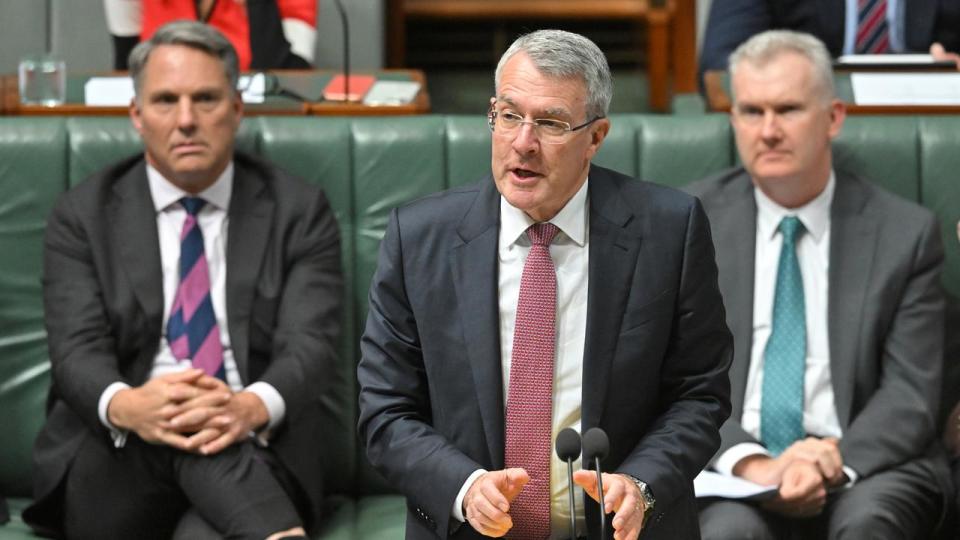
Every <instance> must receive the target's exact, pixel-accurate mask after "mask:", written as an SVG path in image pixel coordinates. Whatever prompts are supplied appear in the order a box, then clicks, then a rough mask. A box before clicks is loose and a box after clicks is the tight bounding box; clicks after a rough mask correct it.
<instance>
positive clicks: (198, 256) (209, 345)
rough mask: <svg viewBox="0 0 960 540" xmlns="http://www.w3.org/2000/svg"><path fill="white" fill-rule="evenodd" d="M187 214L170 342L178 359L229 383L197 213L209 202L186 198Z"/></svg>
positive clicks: (170, 323) (169, 331)
mask: <svg viewBox="0 0 960 540" xmlns="http://www.w3.org/2000/svg"><path fill="white" fill-rule="evenodd" d="M180 204H182V205H183V207H184V209H186V211H187V217H186V219H184V220H183V230H182V231H181V232H180V284H179V285H178V286H177V294H176V296H175V297H174V299H173V308H171V309H170V319H169V320H168V321H167V342H168V343H169V344H170V350H171V351H172V352H173V356H174V357H175V358H176V359H177V360H184V359H187V358H189V359H191V360H192V362H193V367H196V368H200V369H202V370H203V371H204V372H205V373H206V374H208V375H213V376H214V377H218V378H220V379H222V380H226V374H225V372H224V368H223V345H222V344H221V343H220V329H219V327H217V317H216V314H215V313H214V311H213V301H212V300H211V298H210V270H209V269H208V268H207V257H206V254H205V253H204V249H203V232H202V231H201V230H200V225H199V224H198V223H197V214H198V213H199V212H200V209H201V208H203V206H204V204H206V201H204V200H203V199H200V198H197V197H184V198H182V199H180Z"/></svg>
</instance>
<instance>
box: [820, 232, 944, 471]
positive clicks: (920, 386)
mask: <svg viewBox="0 0 960 540" xmlns="http://www.w3.org/2000/svg"><path fill="white" fill-rule="evenodd" d="M912 254H913V257H912V259H910V260H907V261H905V262H904V263H903V264H902V265H900V267H898V268H897V270H896V271H895V272H893V273H892V274H891V275H892V276H900V275H902V276H904V277H903V278H902V280H901V283H902V285H901V286H889V285H891V284H893V283H896V280H895V279H893V278H891V281H890V283H883V284H881V285H880V286H882V288H883V289H884V291H885V292H886V293H888V294H889V295H890V298H889V300H890V301H891V302H895V303H896V304H895V311H894V312H893V315H892V317H891V318H890V319H889V323H887V322H886V321H885V320H884V322H883V325H884V326H887V329H886V332H885V333H884V332H883V330H884V329H883V328H880V329H878V330H879V331H878V332H877V333H876V334H877V336H878V338H877V339H879V340H881V343H879V355H878V361H879V362H880V364H881V365H880V366H879V368H878V369H877V370H876V372H877V373H878V375H879V378H880V380H879V381H877V382H876V391H875V392H873V394H872V395H870V396H869V398H867V400H866V403H865V404H864V406H863V409H862V410H861V411H860V412H859V413H858V414H857V415H856V417H855V418H854V419H853V421H852V423H851V424H850V426H849V427H848V428H847V429H846V430H845V431H844V435H843V438H842V440H841V441H840V452H841V455H842V456H843V460H844V463H845V464H846V465H849V466H850V467H853V469H854V470H855V471H857V473H858V474H860V475H861V477H868V476H870V475H871V474H874V473H875V472H878V471H882V470H885V469H888V468H890V467H892V466H894V465H897V464H900V463H903V462H905V461H908V460H910V459H914V458H916V457H919V456H921V455H923V453H924V452H925V451H926V449H927V448H928V447H929V446H930V444H931V442H932V441H933V440H934V438H935V437H936V432H937V425H936V412H937V410H938V406H939V398H940V379H941V374H942V369H943V342H944V333H943V332H944V328H943V316H944V315H943V309H944V300H943V292H942V289H941V285H940V273H941V269H942V267H943V248H942V246H941V243H940V233H939V228H938V226H937V224H936V222H935V221H934V218H933V216H929V215H928V216H927V219H926V220H925V222H924V223H923V227H922V230H921V232H920V234H919V235H918V236H917V240H916V243H915V245H914V249H913V250H912ZM870 316H871V314H869V313H864V317H870ZM881 320H883V319H881ZM839 360H841V361H844V360H847V359H839ZM891 421H894V422H896V426H895V428H891Z"/></svg>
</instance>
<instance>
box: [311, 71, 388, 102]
mask: <svg viewBox="0 0 960 540" xmlns="http://www.w3.org/2000/svg"><path fill="white" fill-rule="evenodd" d="M375 81H376V78H375V77H374V76H373V75H351V76H350V94H349V95H347V93H346V88H345V87H346V84H345V83H346V79H345V78H344V76H343V74H340V75H336V76H334V77H333V78H332V79H330V82H329V83H327V86H326V87H324V89H323V99H325V100H327V101H343V100H344V97H346V99H347V101H360V100H362V99H363V96H364V95H366V93H367V91H368V90H370V87H371V86H373V83H374V82H375Z"/></svg>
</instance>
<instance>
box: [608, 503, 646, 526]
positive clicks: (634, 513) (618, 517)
mask: <svg viewBox="0 0 960 540" xmlns="http://www.w3.org/2000/svg"><path fill="white" fill-rule="evenodd" d="M642 521H643V510H642V508H641V506H640V501H639V500H638V499H637V498H636V497H634V496H633V495H632V494H631V495H628V496H626V497H624V498H623V500H621V501H620V505H619V506H618V507H617V512H616V514H614V516H613V522H612V524H613V528H614V529H615V530H618V531H625V532H628V531H632V530H633V529H635V528H637V526H638V525H639V524H640V523H641V522H642Z"/></svg>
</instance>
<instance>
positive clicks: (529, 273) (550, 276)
mask: <svg viewBox="0 0 960 540" xmlns="http://www.w3.org/2000/svg"><path fill="white" fill-rule="evenodd" d="M557 232H559V229H558V228H557V226H556V225H554V224H552V223H537V224H535V225H531V226H530V228H528V229H527V236H528V237H529V238H530V242H531V244H532V246H531V247H530V253H529V254H528V255H527V260H526V262H525V263H524V264H523V275H522V276H521V277H520V300H519V302H518V304H517V325H516V328H515V329H514V333H513V353H512V354H513V356H512V357H511V358H512V359H511V361H510V387H509V389H508V391H507V426H506V428H507V429H506V431H507V440H506V451H505V454H504V458H505V461H506V465H507V467H508V468H509V467H522V468H523V469H525V470H526V471H527V474H528V475H529V476H530V481H529V482H528V483H527V485H526V486H525V487H524V488H523V490H522V491H521V492H520V494H519V495H517V498H516V499H514V501H513V503H512V504H511V505H510V516H511V517H512V518H513V528H512V529H510V532H509V534H508V538H515V539H518V540H519V539H523V540H539V539H545V538H549V537H550V452H551V448H552V446H553V445H552V444H551V441H552V430H553V425H552V422H551V420H552V413H553V361H554V353H555V352H556V327H555V324H556V312H557V273H556V268H555V267H554V265H553V259H551V258H550V243H551V242H553V239H554V237H555V236H556V235H557Z"/></svg>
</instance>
